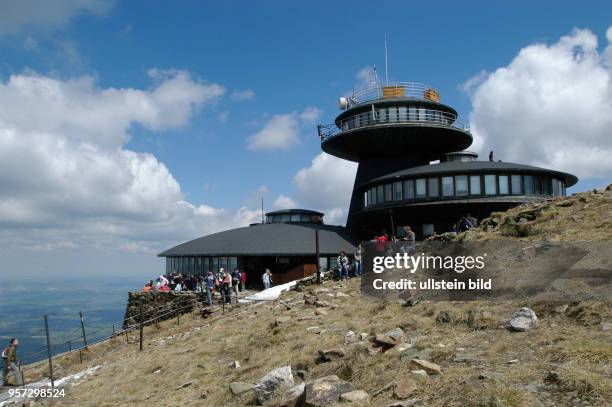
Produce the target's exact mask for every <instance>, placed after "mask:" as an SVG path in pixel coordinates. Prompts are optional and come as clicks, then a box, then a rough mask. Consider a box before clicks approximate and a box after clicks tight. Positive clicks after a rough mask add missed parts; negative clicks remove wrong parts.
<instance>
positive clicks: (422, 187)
mask: <svg viewBox="0 0 612 407" xmlns="http://www.w3.org/2000/svg"><path fill="white" fill-rule="evenodd" d="M416 197H417V198H426V197H427V184H426V181H425V178H419V179H417V180H416Z"/></svg>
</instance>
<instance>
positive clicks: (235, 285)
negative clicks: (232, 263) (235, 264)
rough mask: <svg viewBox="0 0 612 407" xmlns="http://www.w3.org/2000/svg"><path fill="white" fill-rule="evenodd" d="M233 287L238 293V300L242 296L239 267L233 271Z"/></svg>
mask: <svg viewBox="0 0 612 407" xmlns="http://www.w3.org/2000/svg"><path fill="white" fill-rule="evenodd" d="M232 288H233V289H234V293H236V302H238V298H240V270H238V269H237V268H236V269H234V271H233V272H232Z"/></svg>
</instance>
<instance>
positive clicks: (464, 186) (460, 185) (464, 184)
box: [455, 175, 469, 196]
mask: <svg viewBox="0 0 612 407" xmlns="http://www.w3.org/2000/svg"><path fill="white" fill-rule="evenodd" d="M455 188H456V189H457V191H456V194H457V196H466V195H467V194H468V193H469V192H468V177H467V175H457V176H456V177H455Z"/></svg>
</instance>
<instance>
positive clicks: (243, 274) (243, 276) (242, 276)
mask: <svg viewBox="0 0 612 407" xmlns="http://www.w3.org/2000/svg"><path fill="white" fill-rule="evenodd" d="M244 290H246V271H244V270H242V272H241V273H240V291H244Z"/></svg>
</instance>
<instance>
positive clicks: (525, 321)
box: [509, 308, 538, 332]
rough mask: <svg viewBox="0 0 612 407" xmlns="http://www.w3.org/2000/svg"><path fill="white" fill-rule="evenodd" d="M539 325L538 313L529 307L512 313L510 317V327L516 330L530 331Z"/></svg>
mask: <svg viewBox="0 0 612 407" xmlns="http://www.w3.org/2000/svg"><path fill="white" fill-rule="evenodd" d="M537 326H538V317H537V316H536V313H535V312H533V311H532V310H531V309H529V308H521V309H520V310H518V311H516V312H515V313H514V314H512V319H510V323H509V329H510V330H511V331H516V332H524V331H528V330H530V329H532V328H536V327H537Z"/></svg>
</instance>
